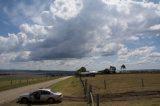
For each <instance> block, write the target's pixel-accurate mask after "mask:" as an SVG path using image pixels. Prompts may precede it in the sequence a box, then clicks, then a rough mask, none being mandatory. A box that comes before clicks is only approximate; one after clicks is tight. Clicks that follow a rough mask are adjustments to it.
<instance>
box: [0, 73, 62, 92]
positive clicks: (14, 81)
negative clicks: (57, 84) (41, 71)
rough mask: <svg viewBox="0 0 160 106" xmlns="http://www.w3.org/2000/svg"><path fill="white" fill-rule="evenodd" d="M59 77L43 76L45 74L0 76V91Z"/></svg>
mask: <svg viewBox="0 0 160 106" xmlns="http://www.w3.org/2000/svg"><path fill="white" fill-rule="evenodd" d="M56 78H59V77H45V76H32V75H30V76H19V75H5V76H0V91H4V90H8V89H13V88H18V87H22V86H26V85H31V84H35V83H39V82H44V81H48V80H52V79H56Z"/></svg>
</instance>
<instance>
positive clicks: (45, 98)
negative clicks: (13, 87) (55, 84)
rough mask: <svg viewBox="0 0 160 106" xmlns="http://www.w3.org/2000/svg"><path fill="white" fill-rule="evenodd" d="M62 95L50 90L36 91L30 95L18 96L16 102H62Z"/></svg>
mask: <svg viewBox="0 0 160 106" xmlns="http://www.w3.org/2000/svg"><path fill="white" fill-rule="evenodd" d="M62 98H63V95H62V93H60V92H52V91H51V90H50V89H38V90H36V91H34V92H31V93H25V94H22V95H20V97H19V98H18V102H20V103H28V102H48V103H53V102H55V101H62Z"/></svg>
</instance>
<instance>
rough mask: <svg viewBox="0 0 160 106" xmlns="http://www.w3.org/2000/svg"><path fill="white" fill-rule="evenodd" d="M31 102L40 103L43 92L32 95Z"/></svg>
mask: <svg viewBox="0 0 160 106" xmlns="http://www.w3.org/2000/svg"><path fill="white" fill-rule="evenodd" d="M30 100H31V101H32V102H40V101H41V92H40V91H35V92H33V93H31V94H30Z"/></svg>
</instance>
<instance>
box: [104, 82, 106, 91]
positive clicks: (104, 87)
mask: <svg viewBox="0 0 160 106" xmlns="http://www.w3.org/2000/svg"><path fill="white" fill-rule="evenodd" d="M104 88H105V89H106V80H104Z"/></svg>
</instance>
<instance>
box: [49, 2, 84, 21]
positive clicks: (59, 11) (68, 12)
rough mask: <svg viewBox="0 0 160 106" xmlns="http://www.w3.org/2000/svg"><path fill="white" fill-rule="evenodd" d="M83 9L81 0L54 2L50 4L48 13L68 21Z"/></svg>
mask: <svg viewBox="0 0 160 106" xmlns="http://www.w3.org/2000/svg"><path fill="white" fill-rule="evenodd" d="M82 8H83V2H82V1H81V0H69V1H67V2H66V0H56V1H54V2H53V4H51V6H50V11H51V13H52V14H53V16H57V17H60V18H62V19H65V20H67V19H70V18H72V17H76V16H77V15H78V13H79V12H80V11H81V9H82Z"/></svg>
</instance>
